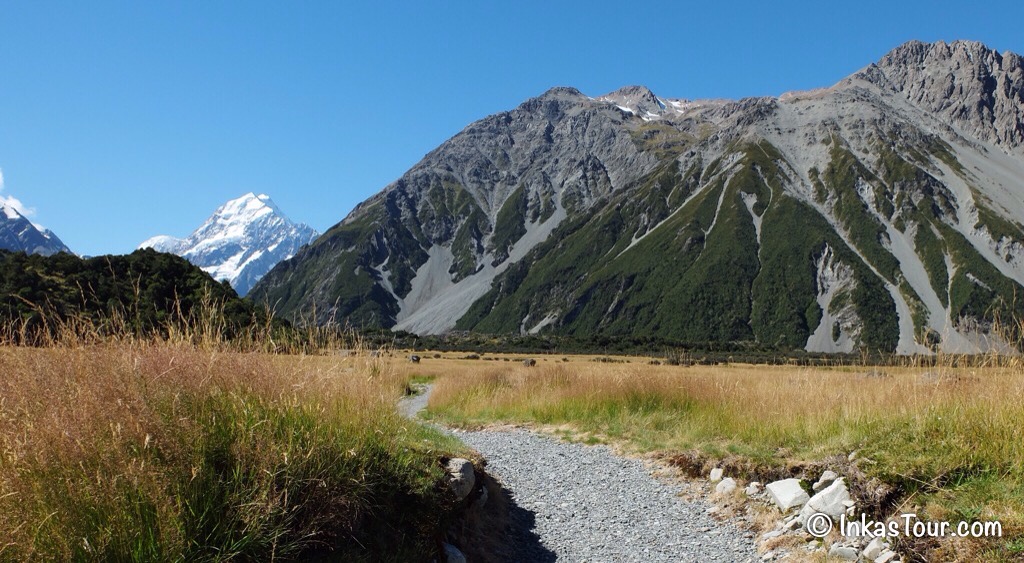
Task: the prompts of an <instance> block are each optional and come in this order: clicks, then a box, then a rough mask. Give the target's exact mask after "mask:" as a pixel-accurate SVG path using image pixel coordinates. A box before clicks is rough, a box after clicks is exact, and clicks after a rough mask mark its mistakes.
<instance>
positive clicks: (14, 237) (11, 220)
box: [0, 202, 71, 256]
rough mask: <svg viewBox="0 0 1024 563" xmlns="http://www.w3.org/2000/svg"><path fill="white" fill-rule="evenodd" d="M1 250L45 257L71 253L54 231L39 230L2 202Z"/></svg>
mask: <svg viewBox="0 0 1024 563" xmlns="http://www.w3.org/2000/svg"><path fill="white" fill-rule="evenodd" d="M0 249H4V250H15V251H17V250H23V251H25V252H28V253H29V254H42V255H44V256H49V255H51V254H56V253H58V252H68V253H70V252H71V250H70V249H68V247H67V245H65V244H64V243H63V242H62V241H61V240H60V239H59V238H58V237H57V235H55V234H54V233H53V231H51V230H49V229H42V228H39V227H38V226H37V225H35V224H33V223H32V221H29V220H28V219H26V218H25V216H24V215H22V214H21V213H19V212H18V210H17V209H15V208H14V207H11V206H9V205H4V204H3V202H0Z"/></svg>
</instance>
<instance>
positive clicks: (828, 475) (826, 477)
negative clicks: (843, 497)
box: [811, 470, 839, 493]
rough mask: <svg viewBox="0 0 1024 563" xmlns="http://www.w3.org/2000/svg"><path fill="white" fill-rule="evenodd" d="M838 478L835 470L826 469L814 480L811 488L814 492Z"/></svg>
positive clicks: (819, 490)
mask: <svg viewBox="0 0 1024 563" xmlns="http://www.w3.org/2000/svg"><path fill="white" fill-rule="evenodd" d="M838 478H839V475H838V474H836V472H835V471H832V470H826V471H825V472H824V473H822V474H821V477H820V478H819V479H818V480H817V482H815V483H814V485H812V486H811V490H813V491H814V492H816V493H817V492H821V490H822V489H824V488H825V487H827V486H829V485H831V484H832V483H833V482H834V481H835V480H836V479H838Z"/></svg>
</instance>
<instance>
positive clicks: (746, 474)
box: [397, 353, 1024, 561]
mask: <svg viewBox="0 0 1024 563" xmlns="http://www.w3.org/2000/svg"><path fill="white" fill-rule="evenodd" d="M420 354H421V356H422V357H423V360H422V362H421V363H420V364H408V363H403V364H400V366H401V365H405V367H398V368H397V369H399V371H400V372H404V373H405V374H406V376H407V377H409V378H416V379H418V380H420V381H423V380H433V381H434V383H433V388H434V391H433V395H432V396H431V397H430V399H429V408H428V410H427V411H426V413H425V416H426V417H427V418H430V419H433V420H435V421H440V422H443V423H444V424H446V425H449V426H451V427H455V428H464V429H466V430H467V432H465V433H459V434H458V436H459V437H460V438H463V440H464V442H465V443H466V444H468V445H470V446H473V447H476V448H477V449H479V450H480V452H481V453H482V454H483V455H484V457H486V458H488V459H491V458H493V459H492V461H491V462H492V465H491V466H490V467H491V469H492V470H493V471H494V472H495V473H496V474H498V475H499V477H500V478H501V479H502V480H504V481H506V482H507V483H508V485H509V487H510V488H511V489H512V491H513V494H516V495H518V494H522V495H523V496H522V497H517V500H516V502H517V503H519V504H521V506H522V507H523V508H524V509H528V510H531V511H534V512H535V513H536V514H537V520H538V523H537V530H538V533H541V530H543V529H544V526H548V525H551V524H554V523H556V522H558V523H561V524H564V525H566V526H567V527H569V528H571V529H573V530H577V531H576V532H574V533H575V534H576V535H578V536H579V537H580V538H581V541H584V542H586V545H588V546H590V548H592V549H598V547H597V546H600V545H605V546H608V545H613V546H614V549H622V550H624V551H623V553H634V552H633V551H631V548H632V546H630V545H629V544H627V543H626V542H625V541H618V540H617V538H616V536H614V535H612V534H614V531H615V528H616V527H618V526H624V525H625V524H624V521H629V522H633V523H636V522H637V521H642V524H643V525H649V524H650V522H651V521H652V520H655V519H657V520H659V521H660V522H665V521H671V518H674V516H673V514H674V513H673V512H672V510H671V509H668V508H664V507H661V506H659V505H657V504H656V503H654V504H651V503H648V506H650V507H651V508H650V509H649V510H647V511H644V508H643V507H644V504H645V501H644V500H643V499H638V498H633V499H631V500H629V501H627V502H626V503H625V504H626V505H630V506H633V505H635V506H634V509H637V510H639V512H638V513H637V515H636V516H629V517H627V518H626V519H625V520H624V521H618V520H610V521H609V520H604V521H602V519H603V518H604V515H607V514H612V513H616V512H618V510H613V511H608V510H607V509H606V508H605V507H604V505H602V504H601V503H602V502H603V500H602V499H603V498H604V496H603V495H602V493H603V492H604V491H616V490H617V489H616V488H615V486H616V475H617V472H618V471H623V470H624V469H620V468H619V466H615V465H610V466H607V467H605V466H602V467H604V468H603V469H601V470H600V471H591V470H588V468H587V463H585V462H584V459H589V457H588V456H591V455H594V456H597V457H601V456H604V455H608V456H609V457H610V454H607V450H604V449H593V450H588V447H587V446H583V445H579V444H575V445H573V444H557V443H555V442H552V441H550V439H548V438H542V437H538V436H535V435H533V434H529V433H524V432H521V431H516V432H494V431H492V430H487V431H485V432H482V433H481V432H478V431H479V430H481V429H490V428H493V427H495V426H496V425H516V426H520V427H522V426H525V427H528V428H535V429H544V430H545V431H547V432H549V433H550V432H553V433H555V434H561V435H562V436H563V437H565V438H569V439H570V440H572V441H576V442H584V443H589V444H612V445H613V446H614V447H615V448H616V451H622V452H625V453H627V454H629V455H634V454H636V455H640V456H644V455H646V456H650V455H654V456H657V457H659V458H660V459H661V460H663V461H664V462H666V463H669V464H671V465H674V466H675V467H677V468H679V469H680V470H682V471H684V472H686V473H688V474H689V475H691V476H692V477H695V478H698V479H697V481H699V482H701V483H704V484H706V483H707V481H706V477H707V475H708V471H709V470H710V469H711V468H713V467H722V468H724V469H725V472H726V475H727V476H732V477H735V478H736V479H737V481H739V483H740V487H741V488H742V487H743V484H744V483H745V482H750V481H761V482H762V483H765V482H771V481H774V480H776V479H781V478H784V477H802V478H803V479H804V480H805V481H806V482H808V484H809V483H813V482H814V480H815V479H817V477H818V475H820V474H821V473H822V472H823V471H824V470H834V471H836V472H837V473H839V474H840V475H841V476H844V477H846V482H847V483H848V484H849V488H850V494H851V495H852V496H853V498H854V500H855V501H856V505H857V510H858V511H862V512H863V513H865V514H867V515H869V517H871V518H875V519H883V520H884V519H886V518H891V517H895V516H897V515H899V514H901V513H906V512H916V513H917V514H919V515H920V517H921V518H926V519H928V520H931V521H950V522H958V521H967V522H976V521H983V522H990V521H999V522H1000V523H1001V526H1002V530H1003V534H1002V537H999V538H989V539H984V540H977V539H963V538H957V539H951V538H945V539H942V540H932V539H929V540H925V541H918V540H913V539H908V538H900V539H899V540H897V541H896V542H895V544H896V545H895V547H896V548H897V549H898V550H899V551H900V553H901V554H902V556H903V557H904V560H906V559H920V560H928V561H952V560H978V559H983V560H997V561H998V560H1016V559H1017V558H1019V557H1020V556H1021V555H1022V553H1024V547H1022V546H1024V474H1022V473H1021V468H1022V467H1024V445H1022V444H1021V441H1020V439H1019V429H1020V428H1021V427H1022V425H1024V369H1022V368H1021V365H1020V363H1019V361H1018V360H1016V359H1013V358H1004V359H998V358H992V359H991V361H989V362H987V363H986V364H985V365H963V364H960V363H958V362H961V361H962V360H963V358H959V359H958V358H952V357H951V358H945V359H943V360H942V361H940V362H939V365H937V366H930V367H922V366H915V365H911V364H908V365H905V366H902V367H886V368H872V367H864V366H839V365H837V366H833V367H798V366H754V365H742V364H735V365H720V366H691V367H682V366H667V365H653V364H651V363H650V360H651V359H650V358H642V357H598V356H564V357H563V356H540V357H536V359H537V362H536V366H535V367H528V366H525V365H524V364H523V360H524V359H525V356H521V355H511V354H493V355H485V356H484V357H482V358H480V357H477V356H476V355H469V354H459V353H448V354H424V353H420ZM488 360H489V361H488ZM563 447H564V448H567V449H565V450H562V449H561V448H563ZM532 448H537V450H536V451H535V450H534V449H532ZM589 451H593V452H603V453H583V452H589ZM563 461H564V462H565V463H564V464H563ZM620 461H621V460H620ZM621 463H623V464H626V465H623V466H621V467H626V466H628V464H630V463H638V464H639V462H627V461H621ZM548 464H550V465H551V468H552V469H551V470H550V471H549V470H548V467H547V465H548ZM637 467H641V473H644V472H643V471H642V465H638V466H637ZM528 468H529V469H528ZM598 474H600V476H598ZM643 477H644V478H647V479H649V477H648V476H647V475H646V474H644V475H643ZM618 478H619V479H625V481H629V480H630V479H632V478H627V477H624V476H623V477H618ZM524 479H525V481H524ZM601 479H605V480H604V481H602V480H601ZM636 479H640V477H636ZM545 480H546V481H545ZM625 481H621V482H625ZM577 484H578V485H579V486H582V487H583V488H584V490H587V491H589V492H586V493H580V495H582V496H577V497H576V498H575V499H573V498H572V494H575V493H571V492H569V491H570V488H573V487H576V486H577ZM517 487H519V488H521V489H522V490H523V491H524V492H523V493H519V492H518V491H517ZM572 490H575V489H574V488H573V489H572ZM705 492H706V493H708V494H709V493H710V490H708V491H705ZM616 495H625V497H628V494H627V493H621V492H611V493H608V496H611V497H615V496H616ZM625 497H624V498H625ZM549 499H554V500H549ZM563 504H564V505H565V506H562V505H563ZM621 513H622V514H629V512H628V511H626V510H625V509H623V511H622V512H621ZM696 513H697V514H698V515H699V516H700V517H702V518H703V517H706V514H704V513H703V512H702V511H701V510H697V511H696ZM588 515H589V516H593V517H595V518H594V521H593V522H589V521H588V523H586V524H584V523H582V522H581V521H579V520H578V519H579V518H586V517H587V516H588ZM775 518H776V519H777V518H778V517H777V516H776V517H775ZM709 522H713V521H711V520H709ZM601 525H604V526H605V530H603V532H605V533H604V534H602V530H601V528H600V527H599V526H601ZM659 525H660V524H659ZM770 525H774V522H772V523H771V524H770ZM770 525H769V526H770ZM591 526H598V527H597V528H591ZM698 526H699V529H703V528H708V530H714V529H717V528H716V527H715V526H719V525H717V524H709V525H701V524H698ZM669 527H672V526H671V525H670V526H669ZM583 530H596V531H583ZM642 533H643V532H642V531H638V532H635V534H637V535H636V536H635V537H640V535H639V534H642ZM703 533H704V534H707V531H705V532H703ZM691 534H692V532H691ZM542 535H543V534H542ZM571 535H572V534H570V536H567V537H566V538H569V537H571ZM591 535H592V536H593V537H594V538H605V537H606V538H607V539H611V540H613V541H600V540H594V541H591V540H589V539H587V538H588V536H591ZM628 535H631V534H627V536H626V537H628ZM659 535H663V534H659ZM729 535H730V536H731V539H732V541H733V543H737V544H738V545H741V546H743V545H749V544H752V543H753V542H751V541H750V540H749V539H746V538H744V537H743V535H742V533H741V534H729ZM558 537H559V536H558V533H557V532H555V535H554V536H553V538H558ZM664 537H666V538H668V537H670V536H664ZM691 537H692V535H691ZM701 539H703V538H701ZM842 540H843V538H839V537H830V538H828V539H826V541H825V542H824V547H825V548H826V549H827V548H828V546H830V545H832V544H833V543H835V544H836V545H839V544H841V543H842ZM543 541H544V540H543V538H542V542H543ZM551 541H552V542H553V543H551V544H550V546H551V549H552V551H556V552H558V550H563V551H560V552H559V553H573V554H575V553H578V552H579V551H575V550H579V549H584V548H582V547H581V546H579V545H575V544H571V543H569V544H560V543H558V542H560V541H562V540H561V539H552V540H551ZM704 541H707V540H704ZM595 542H596V543H595ZM667 542H668V543H675V542H674V541H673V540H671V539H667ZM748 542H749V543H748ZM762 544H763V542H762ZM544 545H549V544H544ZM664 545H665V544H664V543H658V542H653V543H644V547H648V548H650V549H652V550H654V549H658V547H657V546H664ZM680 545H685V544H677V547H678V546H680ZM761 547H762V550H764V545H762V546H761ZM743 549H746V548H743ZM716 553H720V554H721V553H729V552H716ZM591 557H592V556H591ZM627 557H628V556H627ZM695 557H699V556H695ZM598 559H600V557H598Z"/></svg>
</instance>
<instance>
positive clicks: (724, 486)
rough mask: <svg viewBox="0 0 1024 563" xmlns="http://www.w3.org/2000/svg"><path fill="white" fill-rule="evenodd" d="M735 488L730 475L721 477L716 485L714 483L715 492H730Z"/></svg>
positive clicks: (725, 493)
mask: <svg viewBox="0 0 1024 563" xmlns="http://www.w3.org/2000/svg"><path fill="white" fill-rule="evenodd" d="M735 490H736V481H735V480H734V479H733V478H732V477H726V478H725V479H722V480H721V481H720V482H719V483H718V485H715V492H716V493H718V494H722V495H729V494H732V492H733V491H735Z"/></svg>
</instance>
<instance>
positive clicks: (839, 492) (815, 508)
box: [800, 478, 850, 522]
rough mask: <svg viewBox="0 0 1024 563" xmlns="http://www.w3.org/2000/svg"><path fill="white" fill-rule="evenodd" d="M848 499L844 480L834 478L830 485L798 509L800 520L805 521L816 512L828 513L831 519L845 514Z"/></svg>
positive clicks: (848, 493)
mask: <svg viewBox="0 0 1024 563" xmlns="http://www.w3.org/2000/svg"><path fill="white" fill-rule="evenodd" d="M849 500H850V492H849V491H848V490H846V481H845V480H844V479H842V478H839V479H836V480H835V482H833V483H832V484H831V485H829V486H828V487H826V488H825V489H824V490H822V491H821V492H820V493H818V494H816V495H814V496H813V497H811V499H810V500H808V501H807V504H805V505H804V507H803V508H801V509H800V521H801V522H806V521H807V518H808V517H809V516H810V515H811V514H814V513H816V512H820V513H821V514H828V516H829V518H831V519H832V520H833V521H836V520H839V517H840V516H842V515H843V514H846V505H845V504H843V503H845V502H847V501H849Z"/></svg>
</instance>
